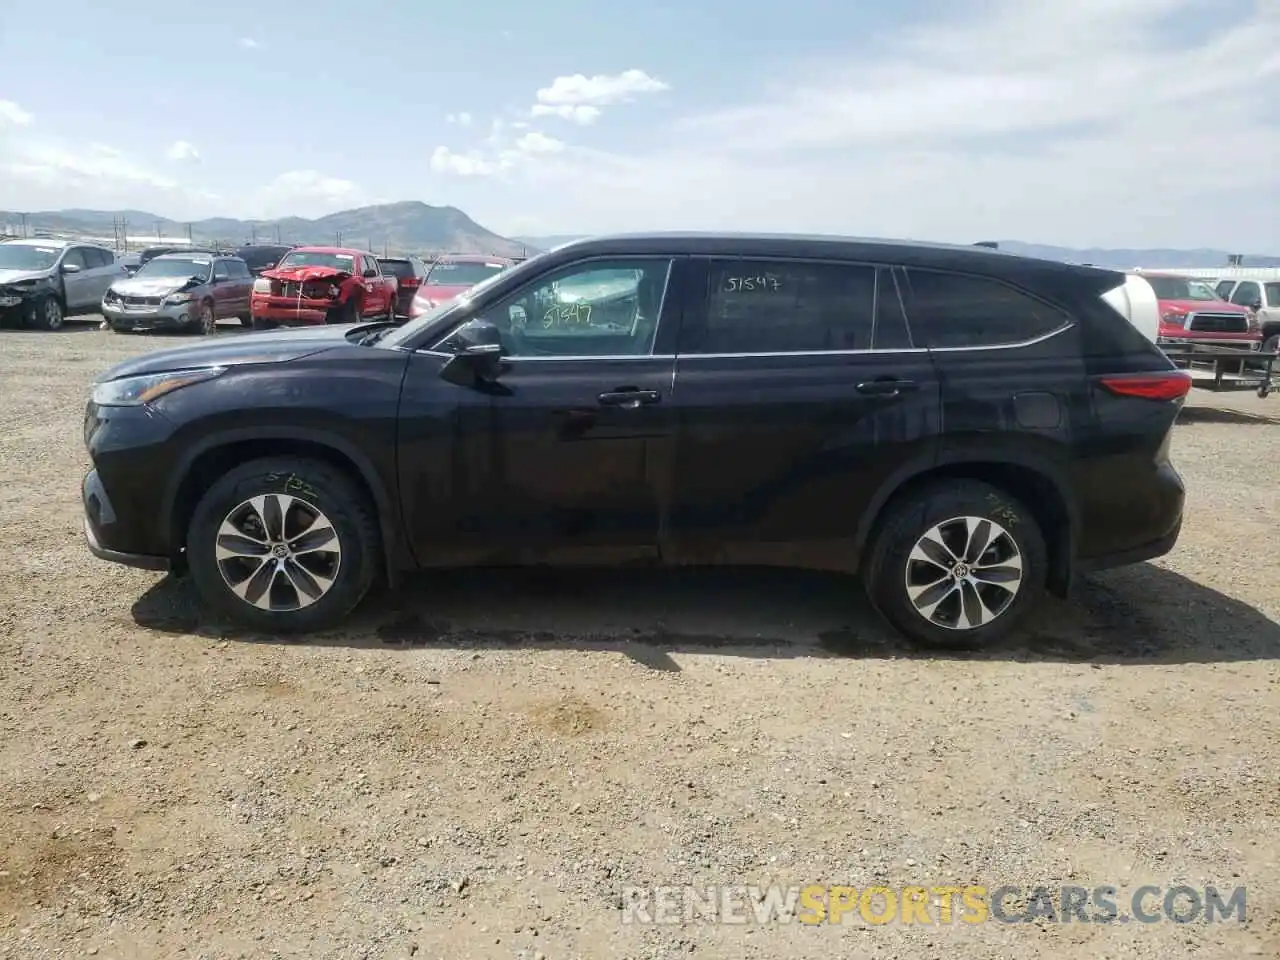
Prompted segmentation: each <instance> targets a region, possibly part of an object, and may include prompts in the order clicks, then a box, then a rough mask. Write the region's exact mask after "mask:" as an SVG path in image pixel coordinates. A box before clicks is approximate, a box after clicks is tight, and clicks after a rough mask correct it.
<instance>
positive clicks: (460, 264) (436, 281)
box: [426, 261, 506, 287]
mask: <svg viewBox="0 0 1280 960" xmlns="http://www.w3.org/2000/svg"><path fill="white" fill-rule="evenodd" d="M505 269H506V264H502V263H496V262H490V263H483V262H480V261H469V262H464V261H453V262H449V261H442V262H440V263H433V264H432V265H431V267H430V269H429V270H427V279H426V283H427V284H428V285H429V286H433V287H469V286H471V285H472V284H476V283H479V282H480V281H482V280H488V279H489V278H490V277H492V276H496V275H497V274H499V273H501V272H502V271H503V270H505Z"/></svg>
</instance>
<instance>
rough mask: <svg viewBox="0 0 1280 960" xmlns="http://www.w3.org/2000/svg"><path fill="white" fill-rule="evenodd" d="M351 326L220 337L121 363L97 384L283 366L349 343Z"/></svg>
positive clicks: (104, 375) (108, 371) (148, 354)
mask: <svg viewBox="0 0 1280 960" xmlns="http://www.w3.org/2000/svg"><path fill="white" fill-rule="evenodd" d="M350 330H351V325H350V324H335V325H332V326H329V325H326V326H321V327H310V328H305V329H295V330H281V331H279V332H275V333H243V334H238V335H232V336H229V337H225V338H224V337H219V338H218V339H217V340H214V341H211V342H200V343H193V344H191V345H189V346H184V347H174V348H172V349H169V350H157V351H156V352H154V353H145V354H143V355H142V356H140V357H134V358H133V359H132V360H126V361H124V363H118V364H116V365H115V366H114V367H112V368H111V369H109V370H107V371H106V372H105V373H103V374H102V375H100V376H99V377H98V378H97V379H96V380H95V381H94V382H95V383H105V382H106V381H108V380H119V379H121V378H122V377H137V376H142V375H144V374H149V373H168V372H170V371H173V370H193V369H200V368H202V367H228V366H236V365H239V364H245V363H283V362H285V361H287V360H298V359H300V358H302V357H309V356H312V355H313V354H317V353H321V352H322V351H324V350H328V349H330V348H332V347H337V346H343V345H345V344H346V343H347V342H348V341H347V339H346V337H345V334H346V333H348V332H349V331H350Z"/></svg>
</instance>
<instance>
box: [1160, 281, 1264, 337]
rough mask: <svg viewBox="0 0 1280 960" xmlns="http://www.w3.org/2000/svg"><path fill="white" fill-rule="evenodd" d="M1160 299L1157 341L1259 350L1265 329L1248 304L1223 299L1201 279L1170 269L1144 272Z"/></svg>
mask: <svg viewBox="0 0 1280 960" xmlns="http://www.w3.org/2000/svg"><path fill="white" fill-rule="evenodd" d="M1142 277H1143V279H1145V280H1146V281H1147V282H1148V283H1149V284H1151V288H1152V289H1153V290H1154V291H1155V294H1156V299H1157V300H1159V303H1160V336H1159V340H1158V341H1157V342H1158V343H1162V344H1171V345H1172V344H1177V345H1178V346H1192V345H1198V344H1204V345H1208V346H1213V347H1235V348H1237V349H1239V350H1249V351H1252V350H1258V349H1261V347H1262V333H1261V331H1259V329H1258V323H1257V319H1256V317H1254V316H1253V314H1252V313H1251V312H1250V310H1249V308H1248V307H1242V306H1239V305H1237V304H1234V303H1228V302H1227V301H1226V300H1223V299H1222V298H1221V297H1220V296H1218V294H1217V293H1216V292H1214V289H1213V288H1212V287H1210V286H1209V285H1208V284H1207V283H1204V282H1202V281H1200V280H1193V279H1191V278H1190V277H1182V276H1177V275H1175V274H1170V273H1145V272H1144V273H1143V274H1142Z"/></svg>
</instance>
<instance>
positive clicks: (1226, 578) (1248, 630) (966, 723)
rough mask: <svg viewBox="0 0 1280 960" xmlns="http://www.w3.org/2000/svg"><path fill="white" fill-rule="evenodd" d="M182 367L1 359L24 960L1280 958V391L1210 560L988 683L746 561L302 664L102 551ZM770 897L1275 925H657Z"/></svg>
mask: <svg viewBox="0 0 1280 960" xmlns="http://www.w3.org/2000/svg"><path fill="white" fill-rule="evenodd" d="M175 342H176V341H175V340H173V339H171V338H132V337H122V336H116V335H112V334H109V333H105V332H99V331H98V330H96V329H93V328H79V329H72V330H68V331H66V332H63V333H59V334H36V333H0V391H3V392H2V394H0V463H2V464H3V465H4V471H3V472H4V482H3V484H2V485H0V522H2V524H3V526H2V527H0V545H2V546H3V548H4V555H5V556H6V557H7V558H8V572H7V575H6V576H5V577H4V578H3V579H2V580H0V698H2V699H0V731H2V737H0V771H3V776H2V777H0V849H2V851H3V857H2V859H3V862H0V955H3V956H8V957H14V958H23V960H27V958H32V960H34V958H42V957H63V956H81V955H93V956H96V957H99V958H121V960H126V958H127V960H146V958H173V957H190V958H196V957H202V958H210V960H212V958H224V957H228V958H229V957H255V958H256V957H274V956H299V957H306V958H314V960H322V958H356V957H367V958H379V960H380V958H384V957H387V958H399V957H410V956H416V957H418V958H437V957H441V958H450V960H457V958H467V957H475V958H489V957H493V958H518V957H524V958H529V960H532V958H536V957H542V958H545V960H569V958H598V957H625V958H649V957H653V958H657V957H675V956H690V955H691V956H700V957H735V958H745V957H758V958H768V960H787V958H798V957H834V956H840V957H867V958H871V957H875V958H890V957H895V958H904V960H905V958H912V960H917V958H919V960H925V958H932V957H937V958H942V957H946V958H952V957H975V958H984V960H988V958H995V957H1000V958H1009V960H1023V958H1028V960H1029V958H1039V957H1047V956H1052V957H1055V958H1061V960H1074V958H1086V957H1087V958H1091V960H1097V958H1103V957H1108V958H1119V957H1141V958H1153V960H1154V958H1160V960H1170V958H1175V957H1178V958H1182V957H1187V958H1232V960H1235V958H1239V957H1242V956H1249V955H1256V956H1266V957H1277V956H1280V830H1278V829H1277V828H1278V827H1280V743H1278V739H1277V732H1278V729H1277V728H1278V726H1280V720H1278V717H1280V669H1278V668H1277V663H1278V662H1280V660H1278V658H1280V626H1277V622H1276V619H1277V617H1280V599H1277V584H1280V553H1278V550H1277V544H1280V538H1277V537H1276V536H1275V533H1274V524H1275V522H1276V518H1277V513H1276V509H1275V494H1276V486H1275V480H1274V477H1275V465H1276V464H1280V396H1276V397H1272V398H1270V399H1268V400H1265V401H1264V400H1258V399H1256V398H1254V397H1253V396H1252V395H1250V394H1246V395H1239V396H1237V397H1229V398H1222V397H1213V396H1211V395H1208V396H1209V399H1208V400H1205V399H1202V398H1197V399H1195V400H1193V403H1192V406H1191V408H1189V409H1188V410H1187V412H1186V414H1185V417H1184V420H1185V422H1184V423H1183V424H1182V425H1181V426H1180V427H1179V428H1178V432H1177V435H1176V439H1175V455H1176V459H1177V462H1178V464H1179V467H1180V468H1181V469H1182V471H1183V473H1184V476H1185V477H1186V480H1187V484H1188V487H1189V501H1190V503H1189V507H1190V509H1189V517H1188V520H1187V524H1186V526H1185V528H1184V533H1183V537H1182V540H1181V543H1180V544H1179V546H1178V548H1177V550H1176V552H1174V553H1173V554H1172V555H1171V556H1169V557H1168V558H1166V559H1165V560H1162V561H1160V562H1158V563H1154V564H1143V565H1140V566H1137V567H1134V568H1131V569H1128V570H1123V571H1117V572H1113V573H1110V574H1107V575H1103V576H1099V577H1097V578H1095V579H1093V580H1091V581H1089V582H1088V583H1086V584H1085V586H1084V587H1083V589H1082V590H1081V592H1080V596H1079V598H1078V599H1077V600H1076V601H1075V602H1073V603H1071V604H1061V603H1052V604H1050V605H1049V606H1048V607H1047V608H1046V611H1045V613H1044V615H1043V616H1042V617H1041V618H1040V619H1039V621H1038V622H1037V623H1036V624H1035V625H1034V627H1033V629H1032V630H1031V631H1030V632H1029V634H1028V635H1027V636H1026V637H1025V638H1024V639H1023V641H1022V642H1021V643H1019V644H1017V645H1011V646H1008V647H1006V648H1002V649H998V650H994V651H990V652H989V653H986V654H984V655H982V656H978V657H955V658H946V657H944V658H938V657H933V656H924V655H922V654H920V653H918V652H916V651H913V650H910V649H907V648H905V647H904V646H902V645H900V644H899V643H897V642H895V641H893V640H892V639H890V638H889V637H887V636H886V635H885V633H884V631H883V630H882V629H881V627H880V626H879V625H878V624H877V623H876V622H875V621H874V620H873V619H872V617H871V616H870V615H869V614H868V612H867V609H866V606H865V604H864V603H863V601H862V599H861V595H860V593H859V592H858V591H857V590H856V589H855V588H854V587H853V585H851V584H849V583H847V582H845V581H841V580H839V579H832V578H823V577H814V576H807V575H801V574H794V573H775V572H745V573H744V572H731V571H719V572H707V573H699V574H693V575H690V574H682V575H680V576H674V575H669V576H668V575H663V576H659V575H637V574H636V573H635V572H634V571H630V572H627V573H625V574H600V575H595V576H581V575H563V576H546V575H542V576H533V575H529V576H522V577H511V576H507V575H503V576H502V577H501V582H495V581H494V579H493V575H487V576H476V575H448V576H435V577H430V578H423V579H421V580H418V581H415V582H414V583H413V584H412V586H411V587H410V588H408V589H406V590H404V591H403V592H402V593H401V594H400V595H399V596H394V597H391V596H380V597H375V598H372V599H371V600H370V601H368V602H367V603H366V604H365V605H364V606H363V607H362V608H361V610H360V611H358V613H357V616H356V619H355V620H354V621H353V622H352V623H351V624H350V626H349V628H348V629H345V630H343V631H340V632H334V633H330V634H327V635H324V636H321V637H316V638H313V639H312V640H311V641H310V642H306V643H287V644H286V643H280V642H265V641H255V640H254V639H253V638H247V637H243V636H234V635H231V636H224V635H223V634H222V633H220V632H219V630H218V629H217V627H216V625H214V624H211V623H209V622H207V621H205V620H202V618H201V615H200V613H199V611H198V609H197V608H196V606H195V604H194V602H193V598H192V596H191V594H190V593H189V591H188V588H187V587H186V586H185V585H183V584H181V583H173V582H169V581H164V580H162V579H161V578H160V577H158V576H156V575H152V574H147V573H143V572H136V571H130V570H125V569H122V568H117V567H114V566H111V565H109V564H106V563H102V562H99V561H97V560H94V559H93V558H92V557H91V556H90V555H89V554H88V552H87V550H86V549H85V547H84V545H83V543H82V540H81V533H80V516H81V514H80V503H79V481H80V478H81V475H82V472H83V470H84V469H85V464H86V458H85V455H84V451H83V448H82V445H81V439H80V420H81V415H82V412H83V403H84V396H85V392H86V388H87V385H88V383H89V381H90V379H91V377H92V376H93V375H94V374H95V373H96V372H98V371H99V370H101V369H102V368H104V367H105V366H107V365H108V364H110V363H112V362H115V361H116V360H119V359H122V358H124V357H127V356H129V355H132V354H136V353H139V352H142V351H146V350H151V349H156V348H157V347H161V346H166V345H170V344H173V343H175ZM1268 418H1271V419H1268ZM1260 464H1262V465H1264V466H1262V467H1259V465H1260ZM753 883H760V884H766V883H781V884H808V883H822V884H849V885H853V886H856V887H858V888H863V887H865V886H867V885H874V884H887V885H891V886H892V885H913V884H919V885H923V886H931V885H936V884H958V885H965V884H980V885H986V886H988V887H989V888H995V887H998V886H1000V885H1003V884H1014V885H1020V886H1022V887H1024V888H1030V887H1032V886H1035V885H1037V884H1047V885H1060V884H1079V885H1082V886H1085V887H1094V886H1096V885H1100V884H1111V885H1114V886H1116V887H1119V888H1120V889H1121V893H1120V896H1119V898H1118V899H1119V900H1120V903H1121V908H1122V910H1123V908H1124V904H1126V903H1127V900H1126V896H1127V895H1128V893H1131V892H1132V891H1133V889H1135V888H1136V887H1137V886H1139V885H1140V884H1142V883H1152V884H1156V885H1160V886H1162V887H1168V886H1171V885H1174V884H1179V883H1185V884H1188V885H1191V886H1193V887H1201V888H1202V887H1203V886H1204V885H1205V884H1215V885H1217V886H1218V887H1219V888H1220V889H1221V890H1223V891H1224V892H1228V891H1230V890H1231V889H1232V888H1234V887H1236V886H1238V885H1242V884H1243V885H1246V886H1247V917H1248V919H1247V922H1246V923H1245V924H1243V925H1242V924H1240V923H1238V922H1237V921H1236V920H1234V919H1233V920H1231V921H1229V922H1225V923H1217V924H1212V925H1210V924H1205V923H1202V922H1201V923H1192V924H1185V925H1180V924H1174V923H1172V922H1167V921H1166V922H1162V923H1155V924H1141V923H1130V924H1127V925H1124V924H1110V925H1097V924H1093V925H1087V924H1080V923H1072V924H1061V923H1059V924H1054V923H1048V922H1044V921H1041V922H1036V923H1024V924H1012V925H1010V924H1004V923H999V922H988V923H983V924H964V923H953V924H951V925H946V926H921V925H918V924H912V925H904V924H900V923H893V924H888V925H884V926H873V925H868V924H866V923H863V922H861V921H858V922H856V923H854V924H852V925H849V926H844V927H833V926H829V925H828V926H805V925H802V924H796V923H791V924H763V925H761V924H755V923H748V924H719V925H717V924H711V923H708V922H705V921H698V920H695V921H694V922H692V923H690V924H686V925H683V926H663V925H643V924H638V925H637V924H624V923H623V922H622V917H623V914H622V913H621V912H620V911H619V909H618V907H619V903H620V898H621V897H622V896H623V894H624V890H625V888H626V887H628V886H631V885H655V884H695V885H706V884H753ZM1154 902H1158V898H1157V900H1156V901H1154ZM855 915H856V914H855Z"/></svg>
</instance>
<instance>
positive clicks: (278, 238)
mask: <svg viewBox="0 0 1280 960" xmlns="http://www.w3.org/2000/svg"><path fill="white" fill-rule="evenodd" d="M279 242H280V224H278V223H277V224H276V243H279Z"/></svg>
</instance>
